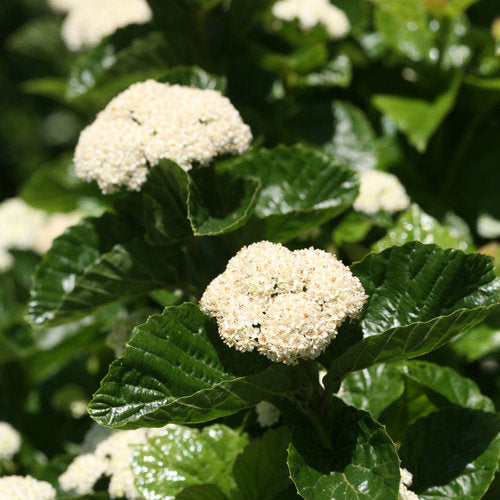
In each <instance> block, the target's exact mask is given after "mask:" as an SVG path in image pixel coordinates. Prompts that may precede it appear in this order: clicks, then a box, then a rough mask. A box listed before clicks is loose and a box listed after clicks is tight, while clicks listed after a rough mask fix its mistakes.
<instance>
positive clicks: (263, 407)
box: [255, 401, 281, 427]
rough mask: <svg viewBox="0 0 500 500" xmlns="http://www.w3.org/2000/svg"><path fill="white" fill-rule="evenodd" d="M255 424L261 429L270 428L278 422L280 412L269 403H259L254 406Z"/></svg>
mask: <svg viewBox="0 0 500 500" xmlns="http://www.w3.org/2000/svg"><path fill="white" fill-rule="evenodd" d="M255 411H256V413H257V422H259V424H260V426H261V427H271V425H274V424H276V423H277V422H278V420H279V419H280V416H281V412H280V411H279V410H278V408H276V406H274V405H273V404H272V403H269V401H261V402H260V403H258V404H257V405H256V406H255Z"/></svg>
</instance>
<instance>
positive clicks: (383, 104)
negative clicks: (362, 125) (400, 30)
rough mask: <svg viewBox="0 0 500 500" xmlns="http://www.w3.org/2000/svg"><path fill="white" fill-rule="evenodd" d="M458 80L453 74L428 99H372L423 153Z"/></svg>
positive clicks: (447, 110) (376, 97)
mask: <svg viewBox="0 0 500 500" xmlns="http://www.w3.org/2000/svg"><path fill="white" fill-rule="evenodd" d="M418 1H419V0H418ZM460 83H461V77H459V76H457V77H455V78H454V79H453V80H451V83H450V85H449V86H448V88H446V89H445V90H444V91H443V92H441V93H440V94H439V95H438V96H437V97H436V99H435V100H434V101H432V102H429V101H425V100H423V99H416V98H413V97H405V96H396V95H375V96H373V98H372V102H373V105H374V106H375V107H376V108H377V109H378V110H379V111H381V112H382V113H385V114H386V115H388V116H390V117H391V118H392V119H393V120H394V121H395V122H396V125H397V126H398V128H399V129H400V130H401V131H402V132H403V133H404V134H406V136H407V137H408V140H409V141H410V143H411V144H412V145H413V146H415V147H416V148H417V149H418V151H420V152H423V151H425V149H426V147H427V142H428V141H429V139H430V138H431V136H432V134H434V132H435V131H436V129H437V128H438V126H439V125H440V123H441V122H442V121H443V119H444V117H445V116H446V115H447V114H448V113H449V112H450V110H451V108H452V107H453V104H454V102H455V98H456V96H457V93H458V90H459V88H460Z"/></svg>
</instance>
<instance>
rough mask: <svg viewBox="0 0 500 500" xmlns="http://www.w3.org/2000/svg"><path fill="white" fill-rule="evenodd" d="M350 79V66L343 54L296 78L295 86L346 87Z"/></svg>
mask: <svg viewBox="0 0 500 500" xmlns="http://www.w3.org/2000/svg"><path fill="white" fill-rule="evenodd" d="M351 79H352V66H351V61H350V60H349V58H348V57H347V56H345V55H343V54H341V55H339V56H337V57H336V58H335V59H331V60H330V61H328V62H327V63H326V64H325V65H324V66H323V67H322V68H321V69H319V70H317V71H311V72H309V73H307V74H306V75H300V76H299V77H298V78H297V84H296V85H297V86H298V87H304V88H310V87H320V88H323V87H326V88H328V87H347V86H349V84H350V83H351Z"/></svg>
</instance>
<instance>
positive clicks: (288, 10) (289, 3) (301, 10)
mask: <svg viewBox="0 0 500 500" xmlns="http://www.w3.org/2000/svg"><path fill="white" fill-rule="evenodd" d="M272 13H273V15H274V16H275V17H277V18H278V19H281V20H283V21H293V20H294V19H297V20H298V21H299V26H300V27H301V28H302V29H303V30H307V29H310V28H312V27H313V26H316V25H317V24H322V25H323V26H324V28H325V30H326V32H327V33H328V34H329V35H330V36H331V37H332V38H341V37H343V36H345V35H346V34H347V33H348V32H349V29H350V27H351V25H350V23H349V19H348V18H347V16H346V15H345V13H344V11H342V10H340V9H339V8H338V7H335V5H332V4H331V3H330V2H329V0H280V1H279V2H276V3H275V4H274V5H273V8H272Z"/></svg>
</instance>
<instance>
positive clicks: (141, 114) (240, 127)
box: [75, 80, 252, 193]
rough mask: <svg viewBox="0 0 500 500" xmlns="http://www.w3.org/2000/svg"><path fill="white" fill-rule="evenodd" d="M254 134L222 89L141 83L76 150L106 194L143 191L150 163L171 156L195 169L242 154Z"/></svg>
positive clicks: (81, 165) (84, 174)
mask: <svg viewBox="0 0 500 500" xmlns="http://www.w3.org/2000/svg"><path fill="white" fill-rule="evenodd" d="M251 140H252V135H251V133H250V128H249V127H248V126H247V125H245V124H244V123H243V121H242V120H241V117H240V115H239V113H238V111H237V110H236V109H235V108H234V107H233V106H232V104H231V102H230V101H229V99H227V98H226V97H224V96H222V95H221V94H220V92H218V91H216V90H208V89H207V90H202V89H198V88H192V87H185V86H181V85H169V84H168V83H159V82H156V81H154V80H147V81H145V82H140V83H135V84H134V85H132V86H130V87H129V88H128V89H127V90H125V91H123V92H122V93H121V94H119V95H118V96H117V97H115V98H114V99H113V100H112V101H111V102H110V103H109V104H108V105H107V106H106V108H104V110H103V111H101V112H100V113H99V115H98V116H97V118H96V120H95V121H94V123H92V124H91V125H89V126H88V127H86V128H85V129H84V130H83V131H82V133H81V135H80V139H79V141H78V145H77V147H76V151H75V166H76V173H77V175H78V176H79V177H81V178H82V179H85V180H87V181H90V180H97V183H98V184H99V187H100V188H101V190H102V191H103V193H112V192H114V191H116V190H117V188H118V187H120V186H127V187H128V189H130V190H139V189H140V187H141V185H142V184H143V183H144V182H145V180H146V175H147V172H148V167H149V166H154V165H156V164H157V163H158V162H159V160H160V159H162V158H168V159H170V160H173V161H175V162H176V163H177V164H179V165H180V166H181V167H182V168H183V169H184V170H189V169H190V168H191V167H192V164H193V163H199V164H201V165H207V164H209V163H210V162H211V160H212V159H213V158H214V157H216V156H217V155H219V154H225V153H233V154H234V153H242V152H243V151H245V150H246V149H248V148H249V145H250V141H251Z"/></svg>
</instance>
